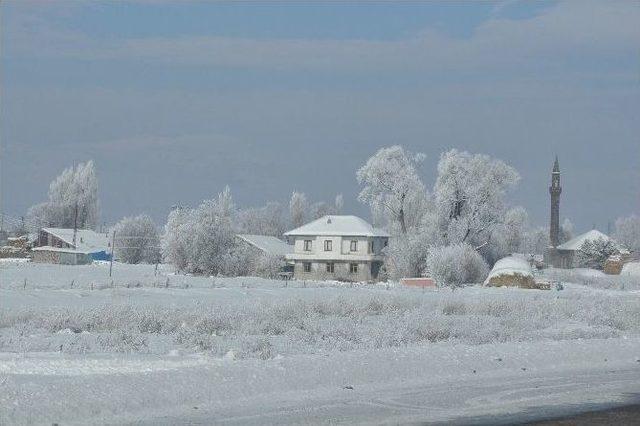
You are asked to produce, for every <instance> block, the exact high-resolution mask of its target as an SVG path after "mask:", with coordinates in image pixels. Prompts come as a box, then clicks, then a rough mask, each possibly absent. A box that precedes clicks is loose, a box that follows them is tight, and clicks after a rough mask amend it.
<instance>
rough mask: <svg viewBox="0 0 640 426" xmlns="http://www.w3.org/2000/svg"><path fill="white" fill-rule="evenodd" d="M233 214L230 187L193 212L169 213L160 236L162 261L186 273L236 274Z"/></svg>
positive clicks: (186, 210) (178, 210)
mask: <svg viewBox="0 0 640 426" xmlns="http://www.w3.org/2000/svg"><path fill="white" fill-rule="evenodd" d="M235 214H236V211H235V205H234V203H233V198H232V196H231V190H230V189H229V187H226V188H225V189H224V190H223V191H222V192H221V193H220V194H218V198H217V199H214V200H207V201H203V202H202V204H200V206H198V207H197V208H196V209H176V210H174V211H172V212H171V213H170V214H169V220H168V222H167V226H166V227H165V234H164V236H163V244H162V247H163V255H164V257H165V259H167V260H168V261H170V262H171V263H173V264H174V265H175V266H176V267H177V268H178V269H185V270H186V271H187V272H194V273H204V274H212V275H215V274H227V273H229V274H231V275H232V274H235V272H236V270H237V269H238V267H237V264H236V263H234V262H236V258H237V256H234V254H233V252H234V251H235V250H238V248H237V242H236V232H235V229H234V219H235ZM230 270H231V271H230Z"/></svg>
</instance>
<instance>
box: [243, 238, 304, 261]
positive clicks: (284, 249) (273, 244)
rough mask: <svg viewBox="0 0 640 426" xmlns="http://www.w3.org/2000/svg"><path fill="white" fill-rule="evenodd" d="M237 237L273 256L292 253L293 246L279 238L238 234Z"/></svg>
mask: <svg viewBox="0 0 640 426" xmlns="http://www.w3.org/2000/svg"><path fill="white" fill-rule="evenodd" d="M238 238H240V239H242V240H244V241H246V242H247V243H249V244H251V245H252V246H254V247H255V248H257V249H259V250H261V251H263V252H265V253H267V254H271V255H274V256H285V255H287V254H290V253H293V246H292V245H291V244H287V243H285V242H284V241H282V240H281V239H279V238H276V237H272V236H270V235H250V234H238Z"/></svg>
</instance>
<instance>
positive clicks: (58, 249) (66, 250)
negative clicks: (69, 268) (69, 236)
mask: <svg viewBox="0 0 640 426" xmlns="http://www.w3.org/2000/svg"><path fill="white" fill-rule="evenodd" d="M32 251H55V252H59V253H79V254H91V253H92V252H91V251H87V250H76V249H72V248H64V247H51V246H40V247H34V248H33V249H32Z"/></svg>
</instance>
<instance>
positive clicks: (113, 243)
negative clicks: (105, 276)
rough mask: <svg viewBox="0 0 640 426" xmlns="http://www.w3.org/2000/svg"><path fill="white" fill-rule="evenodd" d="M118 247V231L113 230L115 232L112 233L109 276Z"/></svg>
mask: <svg viewBox="0 0 640 426" xmlns="http://www.w3.org/2000/svg"><path fill="white" fill-rule="evenodd" d="M115 248H116V231H115V229H114V230H113V234H111V259H110V260H109V276H111V271H112V270H113V253H114V251H115Z"/></svg>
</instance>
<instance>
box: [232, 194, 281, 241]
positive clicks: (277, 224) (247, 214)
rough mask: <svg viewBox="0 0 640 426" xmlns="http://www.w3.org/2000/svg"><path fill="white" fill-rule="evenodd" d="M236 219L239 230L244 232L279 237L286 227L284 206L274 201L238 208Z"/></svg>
mask: <svg viewBox="0 0 640 426" xmlns="http://www.w3.org/2000/svg"><path fill="white" fill-rule="evenodd" d="M237 221H238V228H239V230H240V232H242V233H244V234H257V235H272V236H274V237H281V236H282V234H283V233H284V232H285V231H286V228H287V223H286V219H285V213H284V208H283V207H282V205H281V204H280V203H278V202H275V201H271V202H268V203H267V204H266V205H265V206H264V207H260V208H249V209H244V210H240V211H239V212H238V219H237Z"/></svg>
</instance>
